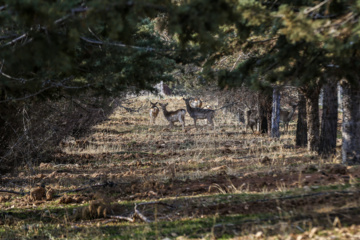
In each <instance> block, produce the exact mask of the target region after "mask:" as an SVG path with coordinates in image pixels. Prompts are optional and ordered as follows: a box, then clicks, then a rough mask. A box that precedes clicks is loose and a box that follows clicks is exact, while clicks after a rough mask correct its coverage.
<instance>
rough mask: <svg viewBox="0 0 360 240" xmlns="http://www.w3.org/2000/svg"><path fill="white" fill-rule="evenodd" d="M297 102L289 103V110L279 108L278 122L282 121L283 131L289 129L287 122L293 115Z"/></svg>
mask: <svg viewBox="0 0 360 240" xmlns="http://www.w3.org/2000/svg"><path fill="white" fill-rule="evenodd" d="M296 107H297V104H292V105H291V108H292V109H291V110H290V111H289V110H280V122H282V123H284V132H288V130H289V122H290V121H291V119H292V117H293V116H294V113H295V109H296Z"/></svg>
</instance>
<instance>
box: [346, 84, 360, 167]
mask: <svg viewBox="0 0 360 240" xmlns="http://www.w3.org/2000/svg"><path fill="white" fill-rule="evenodd" d="M357 84H358V86H354V85H350V84H349V83H348V82H347V81H342V87H343V102H342V104H343V109H344V110H343V123H342V162H343V163H344V164H347V165H354V164H360V87H359V85H360V81H359V80H357Z"/></svg>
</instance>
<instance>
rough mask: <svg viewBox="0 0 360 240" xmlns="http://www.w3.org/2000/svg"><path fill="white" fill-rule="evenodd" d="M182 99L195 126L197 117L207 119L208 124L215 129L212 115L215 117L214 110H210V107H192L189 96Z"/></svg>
mask: <svg viewBox="0 0 360 240" xmlns="http://www.w3.org/2000/svg"><path fill="white" fill-rule="evenodd" d="M183 100H184V101H185V104H186V109H187V111H188V113H189V115H190V117H192V118H193V119H194V125H195V127H196V128H197V126H196V120H197V119H207V121H208V124H209V123H210V124H211V125H212V126H213V128H214V129H215V126H214V121H213V119H214V117H215V110H211V109H203V108H193V107H191V106H190V98H183Z"/></svg>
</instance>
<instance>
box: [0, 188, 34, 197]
mask: <svg viewBox="0 0 360 240" xmlns="http://www.w3.org/2000/svg"><path fill="white" fill-rule="evenodd" d="M0 192H5V193H13V194H19V195H21V196H25V195H27V194H29V193H30V192H16V191H11V190H3V189H0Z"/></svg>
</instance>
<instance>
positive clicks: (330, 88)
mask: <svg viewBox="0 0 360 240" xmlns="http://www.w3.org/2000/svg"><path fill="white" fill-rule="evenodd" d="M332 80H333V79H330V81H329V82H328V83H327V84H325V85H324V86H323V113H322V116H321V135H320V142H319V150H318V153H319V154H324V155H328V154H332V153H335V148H336V136H337V120H338V98H337V82H336V81H332Z"/></svg>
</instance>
